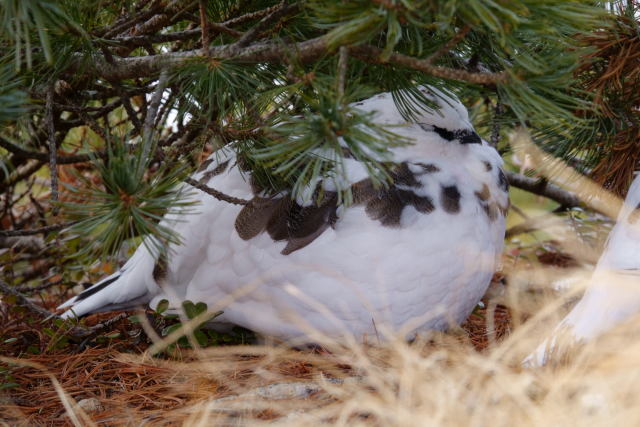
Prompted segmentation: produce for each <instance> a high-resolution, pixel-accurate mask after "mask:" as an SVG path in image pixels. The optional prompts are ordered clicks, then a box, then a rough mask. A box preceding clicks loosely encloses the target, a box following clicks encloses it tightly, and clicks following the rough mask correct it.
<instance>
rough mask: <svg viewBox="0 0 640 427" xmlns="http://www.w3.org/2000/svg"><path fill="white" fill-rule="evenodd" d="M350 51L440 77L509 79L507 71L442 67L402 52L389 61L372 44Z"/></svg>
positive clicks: (487, 82) (492, 81) (486, 81)
mask: <svg viewBox="0 0 640 427" xmlns="http://www.w3.org/2000/svg"><path fill="white" fill-rule="evenodd" d="M350 53H351V54H352V55H353V56H355V57H356V58H359V59H361V60H363V61H366V62H370V63H374V64H383V63H390V64H395V65H400V66H403V67H407V68H411V69H413V70H418V71H422V72H424V73H427V74H430V75H432V76H434V77H440V78H443V79H448V80H458V81H465V82H469V83H475V84H481V85H488V86H493V85H495V84H496V83H501V82H504V81H506V80H507V73H505V72H500V73H471V72H469V71H465V70H459V69H456V68H448V67H440V66H436V65H432V64H431V63H430V62H429V60H428V59H418V58H414V57H412V56H407V55H403V54H401V53H392V54H391V56H390V57H389V59H388V60H387V61H383V60H382V59H380V58H381V55H382V49H380V48H377V47H375V46H371V45H360V46H354V47H352V48H351V50H350Z"/></svg>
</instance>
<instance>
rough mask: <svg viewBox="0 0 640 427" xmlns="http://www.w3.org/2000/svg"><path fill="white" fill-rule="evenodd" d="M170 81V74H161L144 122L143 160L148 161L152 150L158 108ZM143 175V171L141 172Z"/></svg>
mask: <svg viewBox="0 0 640 427" xmlns="http://www.w3.org/2000/svg"><path fill="white" fill-rule="evenodd" d="M168 79H169V73H168V72H167V71H166V70H165V71H163V72H162V73H160V79H159V80H158V85H157V86H156V91H155V92H154V93H153V97H152V98H151V102H150V103H149V108H148V109H147V117H146V118H145V121H144V128H143V132H142V140H143V144H144V145H143V146H142V149H143V152H142V159H143V160H146V159H147V158H148V157H149V154H150V153H151V150H152V145H153V144H152V141H153V129H154V127H153V125H154V123H155V120H156V116H157V114H158V108H160V102H161V101H162V94H163V92H164V89H165V88H166V87H167V81H168ZM143 165H144V163H141V164H140V166H143ZM139 172H140V173H142V170H140V171H139Z"/></svg>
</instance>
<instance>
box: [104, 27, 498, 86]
mask: <svg viewBox="0 0 640 427" xmlns="http://www.w3.org/2000/svg"><path fill="white" fill-rule="evenodd" d="M230 46H233V45H221V46H212V48H211V51H210V55H211V56H213V57H215V58H218V59H233V60H234V61H237V62H244V63H257V62H281V61H283V60H286V59H288V58H289V57H291V56H292V55H295V56H296V58H297V59H298V60H299V61H300V62H301V63H305V62H309V61H313V60H315V59H317V58H319V57H321V56H322V55H326V54H328V53H330V52H329V49H328V47H327V43H326V40H325V37H324V36H321V37H316V38H313V39H310V40H307V41H304V42H300V43H295V44H292V45H283V44H282V42H274V41H268V42H257V43H254V44H251V45H249V46H247V47H246V48H244V49H241V50H240V51H237V52H236V51H235V50H236V49H230ZM349 53H350V54H351V55H353V56H355V57H357V58H359V59H361V60H363V61H366V62H370V63H376V64H377V63H382V62H383V61H382V60H381V59H380V55H381V54H382V49H379V48H377V47H375V46H371V45H360V46H353V47H350V48H349ZM202 57H203V56H202V51H201V50H200V49H198V50H190V51H184V52H169V53H165V54H160V55H153V56H136V57H128V58H115V60H114V63H113V64H109V63H107V62H106V61H104V60H103V61H96V62H95V65H94V67H95V68H94V72H95V73H96V74H98V75H100V76H102V77H103V78H105V79H108V80H114V79H115V80H118V79H130V78H135V77H147V76H153V75H156V74H157V73H159V72H160V71H161V70H162V69H164V68H165V67H171V66H176V65H179V64H181V63H183V62H185V61H188V60H190V59H193V58H202ZM387 62H388V63H391V64H395V65H400V66H403V67H407V68H411V69H414V70H418V71H422V72H424V73H427V74H431V75H433V76H435V77H441V78H445V79H450V80H459V81H466V82H469V83H475V84H482V85H488V86H494V85H495V84H496V83H500V82H504V81H506V80H507V74H506V73H505V72H500V73H472V72H469V71H465V70H459V69H455V68H447V67H440V66H435V65H431V64H429V63H428V62H427V61H426V60H424V59H419V58H414V57H411V56H407V55H403V54H400V53H393V54H391V56H390V58H389V60H388V61H387Z"/></svg>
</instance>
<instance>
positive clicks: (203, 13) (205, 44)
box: [199, 0, 211, 55]
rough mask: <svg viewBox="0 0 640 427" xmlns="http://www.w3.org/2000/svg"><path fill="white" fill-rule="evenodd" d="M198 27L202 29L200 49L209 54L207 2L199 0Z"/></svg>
mask: <svg viewBox="0 0 640 427" xmlns="http://www.w3.org/2000/svg"><path fill="white" fill-rule="evenodd" d="M199 4H200V28H201V30H202V49H204V53H205V55H209V45H211V36H210V34H209V19H207V2H206V0H200V1H199Z"/></svg>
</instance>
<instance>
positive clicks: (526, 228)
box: [504, 215, 558, 239]
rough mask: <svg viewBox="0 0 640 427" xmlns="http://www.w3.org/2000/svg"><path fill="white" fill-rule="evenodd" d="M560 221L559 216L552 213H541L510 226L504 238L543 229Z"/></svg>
mask: <svg viewBox="0 0 640 427" xmlns="http://www.w3.org/2000/svg"><path fill="white" fill-rule="evenodd" d="M557 222H558V218H556V217H554V216H552V215H541V216H539V217H535V218H529V219H527V220H525V221H524V222H522V223H520V224H517V225H514V226H513V227H510V228H508V229H507V231H506V232H505V235H504V238H505V239H510V238H512V237H514V236H517V235H519V234H524V233H530V232H532V231H536V230H542V229H544V228H547V227H549V226H552V225H553V224H556V223H557Z"/></svg>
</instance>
